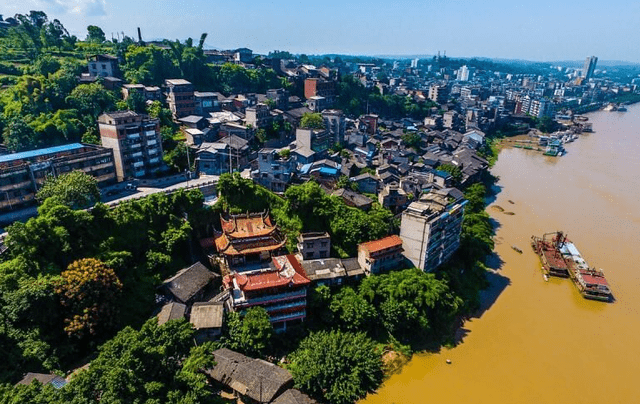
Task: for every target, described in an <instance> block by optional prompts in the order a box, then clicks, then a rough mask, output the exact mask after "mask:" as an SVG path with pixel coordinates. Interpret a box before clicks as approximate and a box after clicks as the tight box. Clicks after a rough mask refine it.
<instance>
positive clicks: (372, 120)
mask: <svg viewBox="0 0 640 404" xmlns="http://www.w3.org/2000/svg"><path fill="white" fill-rule="evenodd" d="M359 121H360V126H361V128H360V129H362V130H363V131H364V132H365V133H368V134H370V135H375V134H376V132H377V131H378V115H374V114H367V115H362V116H361V117H360V118H359Z"/></svg>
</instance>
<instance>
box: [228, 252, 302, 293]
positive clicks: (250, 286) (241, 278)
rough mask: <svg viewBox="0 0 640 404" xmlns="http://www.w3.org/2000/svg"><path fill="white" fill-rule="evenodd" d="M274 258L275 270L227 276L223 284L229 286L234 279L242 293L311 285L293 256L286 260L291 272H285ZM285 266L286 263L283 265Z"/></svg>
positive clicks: (287, 257)
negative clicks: (291, 269)
mask: <svg viewBox="0 0 640 404" xmlns="http://www.w3.org/2000/svg"><path fill="white" fill-rule="evenodd" d="M276 258H282V257H274V259H273V261H274V264H275V265H276V269H275V270H272V271H268V272H254V273H246V274H234V275H227V276H226V277H225V279H224V283H225V285H227V286H230V285H231V283H232V278H233V277H235V279H236V282H237V283H238V287H239V288H240V289H241V290H243V291H245V292H246V291H256V290H260V289H268V288H273V287H278V286H287V285H290V284H294V285H296V286H304V285H308V284H310V283H311V280H310V279H309V278H307V276H306V275H305V274H304V270H303V269H302V266H300V263H299V262H298V260H297V259H296V257H295V256H294V255H287V256H286V260H287V261H288V263H289V264H290V265H291V267H292V268H293V271H290V272H287V271H286V270H284V269H283V268H284V266H281V265H282V264H280V263H278V261H277V260H276ZM284 265H286V263H285V264H284Z"/></svg>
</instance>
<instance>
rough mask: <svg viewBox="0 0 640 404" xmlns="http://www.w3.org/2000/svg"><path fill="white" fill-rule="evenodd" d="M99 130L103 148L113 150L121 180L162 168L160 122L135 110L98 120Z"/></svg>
mask: <svg viewBox="0 0 640 404" xmlns="http://www.w3.org/2000/svg"><path fill="white" fill-rule="evenodd" d="M98 128H99V129H100V140H101V141H102V145H103V146H104V147H108V148H110V149H112V150H113V155H114V159H115V167H116V174H117V177H118V181H123V180H125V179H126V178H130V177H134V178H139V177H143V176H145V175H148V174H150V173H153V172H157V171H159V170H161V169H162V168H163V164H162V138H161V136H160V122H159V120H158V119H155V118H149V117H148V116H146V115H141V114H138V113H137V112H134V111H117V112H107V113H104V114H102V115H100V116H99V117H98Z"/></svg>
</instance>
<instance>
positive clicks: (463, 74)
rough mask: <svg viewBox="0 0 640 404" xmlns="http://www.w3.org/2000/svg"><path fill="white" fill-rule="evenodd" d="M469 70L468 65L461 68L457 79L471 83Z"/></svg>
mask: <svg viewBox="0 0 640 404" xmlns="http://www.w3.org/2000/svg"><path fill="white" fill-rule="evenodd" d="M469 73H470V71H469V68H468V67H467V65H464V66H461V67H460V68H459V69H458V74H457V75H456V79H457V80H458V81H469Z"/></svg>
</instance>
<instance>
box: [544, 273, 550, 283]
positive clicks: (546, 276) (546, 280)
mask: <svg viewBox="0 0 640 404" xmlns="http://www.w3.org/2000/svg"><path fill="white" fill-rule="evenodd" d="M542 277H543V278H544V281H545V282H549V275H547V274H542Z"/></svg>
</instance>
